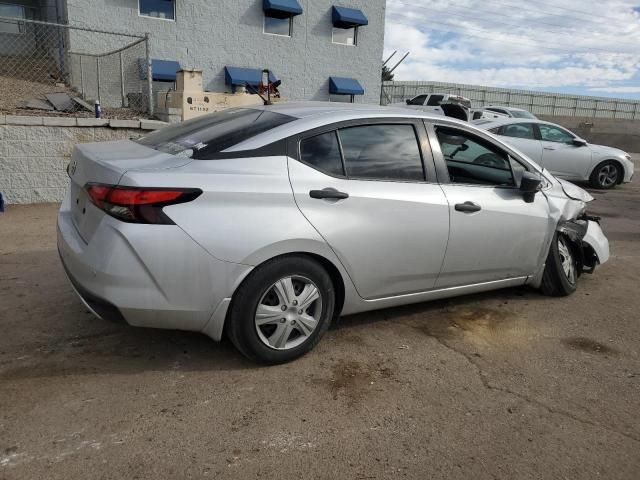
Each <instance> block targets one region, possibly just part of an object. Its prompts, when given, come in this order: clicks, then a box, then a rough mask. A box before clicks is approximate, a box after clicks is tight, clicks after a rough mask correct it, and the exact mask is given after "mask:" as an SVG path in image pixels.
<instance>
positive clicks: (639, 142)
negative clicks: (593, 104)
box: [538, 115, 640, 152]
mask: <svg viewBox="0 0 640 480" xmlns="http://www.w3.org/2000/svg"><path fill="white" fill-rule="evenodd" d="M538 118H540V120H545V121H547V122H553V123H557V124H558V125H562V126H563V127H566V128H568V129H569V130H571V131H572V132H575V133H576V134H578V135H580V136H581V137H582V138H584V139H585V140H587V141H589V142H590V143H596V144H598V145H607V146H609V147H615V148H619V149H621V150H625V151H627V152H640V120H622V119H616V118H585V117H557V116H551V115H538Z"/></svg>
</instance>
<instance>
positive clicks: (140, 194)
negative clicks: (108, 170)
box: [85, 183, 202, 225]
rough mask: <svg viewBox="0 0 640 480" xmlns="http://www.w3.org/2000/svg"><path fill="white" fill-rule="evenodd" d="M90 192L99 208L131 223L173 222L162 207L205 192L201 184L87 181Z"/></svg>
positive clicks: (91, 197)
mask: <svg viewBox="0 0 640 480" xmlns="http://www.w3.org/2000/svg"><path fill="white" fill-rule="evenodd" d="M85 189H86V190H87V194H88V195H89V198H90V199H91V203H93V204H94V205H95V206H96V207H98V208H99V209H100V210H103V211H104V212H105V213H107V214H109V215H111V216H112V217H115V218H117V219H118V220H122V221H123V222H129V223H152V224H159V225H173V224H174V223H173V221H172V220H171V219H170V218H169V217H168V216H167V215H166V214H165V213H164V212H163V211H162V209H163V207H166V206H168V205H175V204H178V203H185V202H190V201H192V200H195V199H196V198H197V197H199V196H200V195H201V194H202V190H200V189H199V188H144V187H119V186H114V185H104V184H102V183H88V184H87V185H86V187H85Z"/></svg>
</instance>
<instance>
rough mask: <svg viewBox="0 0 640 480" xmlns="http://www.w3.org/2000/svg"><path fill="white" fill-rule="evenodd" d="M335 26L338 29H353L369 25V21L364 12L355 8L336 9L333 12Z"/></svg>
mask: <svg viewBox="0 0 640 480" xmlns="http://www.w3.org/2000/svg"><path fill="white" fill-rule="evenodd" d="M331 17H332V18H333V26H334V27H338V28H351V27H358V26H361V25H369V20H367V17H365V16H364V13H362V10H356V9H355V8H346V7H336V6H334V7H333V9H332V11H331Z"/></svg>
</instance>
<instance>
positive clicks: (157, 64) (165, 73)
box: [140, 58, 182, 82]
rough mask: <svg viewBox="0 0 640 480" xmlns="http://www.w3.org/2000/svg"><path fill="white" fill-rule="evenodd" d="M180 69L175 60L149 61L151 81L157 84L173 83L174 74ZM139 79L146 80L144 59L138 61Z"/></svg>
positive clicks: (174, 79) (153, 59)
mask: <svg viewBox="0 0 640 480" xmlns="http://www.w3.org/2000/svg"><path fill="white" fill-rule="evenodd" d="M181 69H182V67H181V66H180V63H178V62H176V61H175V60H158V59H155V58H152V59H151V72H152V74H153V77H152V78H153V80H154V81H157V82H175V81H176V74H177V73H178V71H179V70H181ZM140 78H141V79H142V80H146V79H147V64H146V62H145V59H144V58H141V59H140Z"/></svg>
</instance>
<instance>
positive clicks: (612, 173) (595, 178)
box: [589, 160, 623, 190]
mask: <svg viewBox="0 0 640 480" xmlns="http://www.w3.org/2000/svg"><path fill="white" fill-rule="evenodd" d="M622 176H623V172H622V169H621V168H620V165H618V164H617V163H616V162H614V161H612V160H607V161H605V162H602V163H600V164H599V165H598V166H597V167H596V168H594V169H593V172H591V176H590V177H589V183H591V186H592V187H594V188H599V189H601V190H608V189H610V188H613V187H615V186H616V185H617V184H618V183H620V179H621V178H622Z"/></svg>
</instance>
